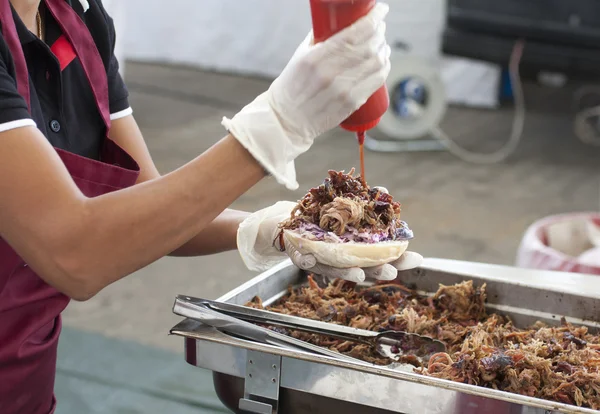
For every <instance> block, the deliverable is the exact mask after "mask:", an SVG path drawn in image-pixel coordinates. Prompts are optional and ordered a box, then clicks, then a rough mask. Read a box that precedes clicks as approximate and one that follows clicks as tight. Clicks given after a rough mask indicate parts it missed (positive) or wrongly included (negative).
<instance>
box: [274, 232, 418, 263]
mask: <svg viewBox="0 0 600 414" xmlns="http://www.w3.org/2000/svg"><path fill="white" fill-rule="evenodd" d="M284 237H285V238H286V240H287V241H288V242H289V243H290V244H291V245H292V246H294V247H295V248H296V250H298V252H299V253H301V254H312V255H313V256H315V258H316V259H317V262H319V263H322V264H324V265H328V266H332V267H337V268H341V269H346V268H349V267H372V266H379V265H382V264H385V263H389V262H392V261H394V260H396V259H399V258H400V256H402V254H403V253H404V252H405V251H406V249H407V247H408V240H401V241H384V242H380V243H356V242H348V243H335V242H325V241H315V240H308V239H306V238H303V237H302V236H301V235H300V234H299V233H298V232H296V231H293V230H284Z"/></svg>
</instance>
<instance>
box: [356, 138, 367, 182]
mask: <svg viewBox="0 0 600 414" xmlns="http://www.w3.org/2000/svg"><path fill="white" fill-rule="evenodd" d="M356 138H357V139H358V153H359V156H360V180H361V181H362V183H363V185H366V184H367V177H366V176H365V133H364V132H357V133H356Z"/></svg>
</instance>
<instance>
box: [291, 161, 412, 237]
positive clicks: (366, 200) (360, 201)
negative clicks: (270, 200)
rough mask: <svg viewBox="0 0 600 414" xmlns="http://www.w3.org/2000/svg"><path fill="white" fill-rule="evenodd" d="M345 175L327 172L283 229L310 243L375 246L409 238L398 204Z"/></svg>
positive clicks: (301, 202)
mask: <svg viewBox="0 0 600 414" xmlns="http://www.w3.org/2000/svg"><path fill="white" fill-rule="evenodd" d="M353 174H354V168H353V169H352V170H350V172H349V173H348V174H345V173H344V172H343V171H341V172H337V171H329V177H327V178H326V179H325V181H323V184H321V185H320V186H318V187H315V188H312V189H311V190H310V191H309V192H308V193H307V194H306V195H305V196H304V197H303V198H302V200H300V201H299V203H298V205H297V206H296V207H295V208H294V210H293V211H292V213H291V216H290V218H289V219H288V220H286V221H285V222H283V223H282V224H281V226H280V227H281V229H282V230H286V229H288V230H296V231H299V232H300V233H302V235H303V236H304V237H307V238H309V239H310V240H318V241H333V242H342V243H344V242H350V241H355V242H361V243H378V242H381V241H389V240H405V239H410V238H412V236H413V234H412V231H411V230H410V229H409V228H408V226H407V225H406V223H405V222H403V221H401V220H400V203H398V202H397V201H394V199H393V197H392V196H391V195H389V194H387V193H384V192H381V191H380V190H379V189H377V188H371V187H369V186H368V185H366V184H365V183H363V182H362V180H361V179H360V177H354V176H353Z"/></svg>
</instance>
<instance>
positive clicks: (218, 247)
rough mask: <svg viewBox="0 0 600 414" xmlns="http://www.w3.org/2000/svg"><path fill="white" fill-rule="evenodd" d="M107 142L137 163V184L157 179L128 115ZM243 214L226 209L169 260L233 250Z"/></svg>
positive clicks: (246, 214)
mask: <svg viewBox="0 0 600 414" xmlns="http://www.w3.org/2000/svg"><path fill="white" fill-rule="evenodd" d="M110 136H111V138H112V139H113V140H114V141H115V142H117V143H118V144H119V145H120V146H121V147H122V148H124V149H125V150H126V151H127V152H128V153H129V154H131V156H132V157H133V158H134V159H135V160H136V161H137V163H138V164H139V166H140V169H141V173H140V177H139V179H138V183H141V182H145V181H149V180H153V179H156V178H158V177H160V173H159V172H158V169H157V168H156V166H155V164H154V162H153V161H152V157H151V156H150V152H149V151H148V147H147V146H146V143H145V141H144V138H143V137H142V133H141V131H140V129H139V127H138V125H137V123H136V122H135V119H134V117H133V116H132V115H128V116H125V117H122V118H119V119H117V120H115V121H113V124H112V128H111V133H110ZM248 215H249V213H246V212H244V211H238V210H232V209H227V210H225V211H224V212H223V213H221V214H220V215H219V216H218V217H217V218H216V219H214V220H213V221H212V222H211V223H209V224H208V225H207V226H206V227H204V228H203V229H202V230H201V231H200V233H198V234H197V235H194V237H193V238H192V239H191V240H189V241H188V242H186V243H185V244H184V245H183V246H181V247H179V248H178V249H176V250H175V251H173V252H172V253H171V254H170V255H171V256H199V255H206V254H213V253H219V252H223V251H227V250H234V249H235V248H236V233H237V229H238V227H239V225H240V223H241V222H242V221H243V220H244V219H245V218H246V217H248Z"/></svg>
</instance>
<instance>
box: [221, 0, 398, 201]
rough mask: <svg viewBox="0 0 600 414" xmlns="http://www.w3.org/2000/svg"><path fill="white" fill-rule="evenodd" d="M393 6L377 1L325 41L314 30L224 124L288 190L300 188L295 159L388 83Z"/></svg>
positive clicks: (225, 119) (224, 119)
mask: <svg viewBox="0 0 600 414" xmlns="http://www.w3.org/2000/svg"><path fill="white" fill-rule="evenodd" d="M387 12H388V6H387V4H385V3H377V4H376V5H375V7H374V8H373V9H372V10H371V11H370V12H369V14H367V15H366V16H364V17H363V18H361V19H359V20H358V21H356V22H355V23H354V24H353V25H351V26H349V27H347V28H345V29H344V30H342V31H340V32H338V33H336V34H335V35H333V36H332V37H330V38H329V39H327V40H326V41H324V42H320V43H317V44H313V35H312V32H310V33H309V34H308V36H307V37H306V39H305V40H304V42H302V43H301V44H300V46H299V47H298V49H297V50H296V52H295V53H294V55H293V57H292V59H291V60H290V61H289V63H288V64H287V66H286V67H285V68H284V70H283V71H282V73H281V75H280V76H279V77H278V78H277V79H275V81H273V83H272V84H271V86H270V87H269V89H268V90H267V91H266V92H264V93H262V94H261V95H259V96H258V97H257V98H256V99H255V100H254V101H253V102H251V103H250V104H248V105H247V106H246V107H244V108H243V109H242V110H241V111H240V112H239V113H238V114H236V115H235V116H234V117H233V118H232V119H228V118H225V117H224V118H223V121H222V124H223V126H224V127H225V128H226V129H227V130H228V131H229V133H230V134H231V135H233V136H234V137H235V138H236V139H237V140H238V141H239V142H240V143H241V144H242V145H243V146H244V148H246V149H247V150H248V151H249V152H250V153H251V154H252V156H253V157H254V158H255V159H256V160H257V161H258V162H259V163H260V164H261V165H262V166H263V168H264V169H265V170H267V171H268V172H269V173H270V174H271V175H273V176H274V177H275V179H276V180H277V182H279V183H280V184H284V185H285V186H286V187H287V188H288V189H290V190H295V189H297V188H298V183H297V181H296V170H295V166H294V160H295V159H296V158H297V157H298V156H299V155H300V154H302V153H304V152H305V151H307V150H308V149H309V148H310V146H311V145H312V143H313V140H314V139H315V138H316V137H317V136H319V135H321V134H322V133H324V132H326V131H328V130H330V129H333V128H335V127H336V126H338V125H339V124H340V123H341V122H342V121H344V120H345V119H346V118H348V117H349V116H350V115H351V114H352V113H353V112H355V111H356V110H357V109H358V108H360V107H361V106H362V105H363V104H364V103H365V102H366V101H367V99H368V98H369V97H370V96H371V95H372V94H373V93H374V92H375V91H376V90H377V89H379V88H380V87H381V86H382V85H383V84H384V83H385V81H386V79H387V76H388V74H389V71H390V60H389V58H390V47H389V45H388V44H387V42H386V39H385V27H386V26H385V22H384V18H385V16H386V15H387Z"/></svg>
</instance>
